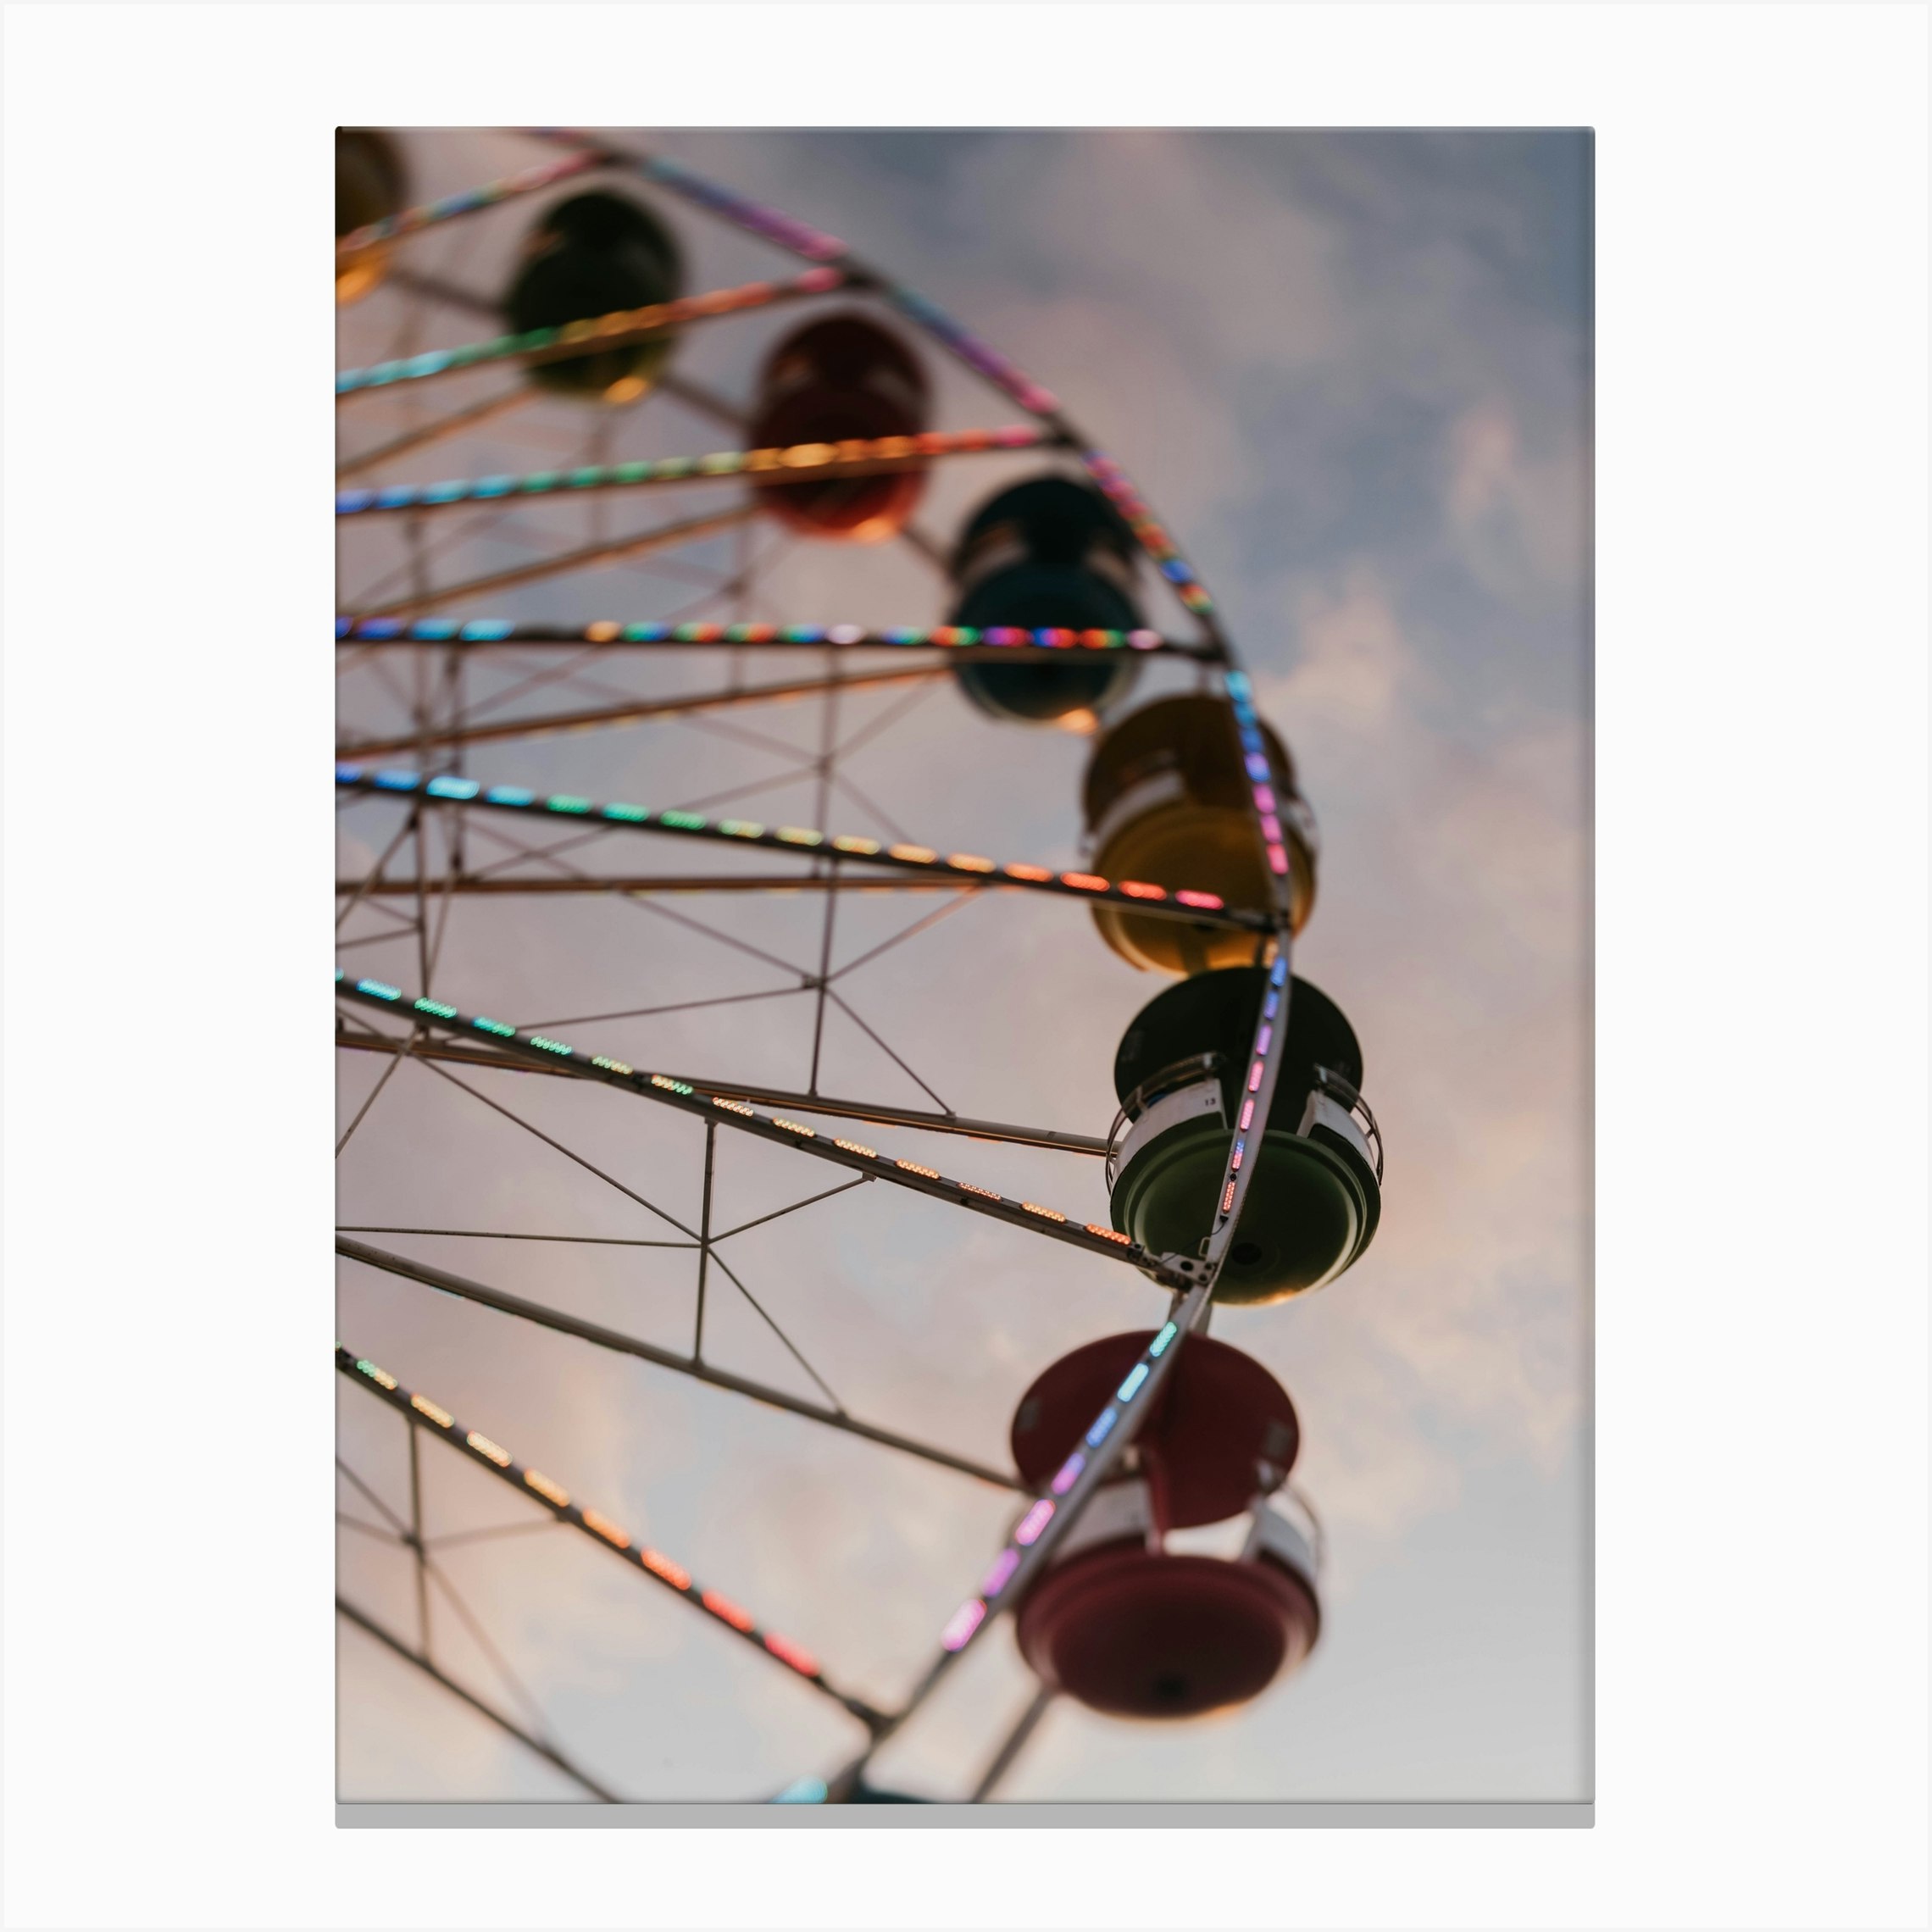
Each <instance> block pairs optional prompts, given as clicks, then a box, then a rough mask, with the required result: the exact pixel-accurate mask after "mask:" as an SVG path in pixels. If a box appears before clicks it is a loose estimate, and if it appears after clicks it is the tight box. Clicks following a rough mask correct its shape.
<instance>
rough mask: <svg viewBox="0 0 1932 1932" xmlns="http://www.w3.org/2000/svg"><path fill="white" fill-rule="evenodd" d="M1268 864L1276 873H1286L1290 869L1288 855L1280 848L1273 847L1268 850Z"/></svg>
mask: <svg viewBox="0 0 1932 1932" xmlns="http://www.w3.org/2000/svg"><path fill="white" fill-rule="evenodd" d="M1268 863H1269V866H1270V867H1272V868H1273V869H1274V871H1276V872H1285V871H1287V869H1288V854H1287V853H1286V852H1284V851H1283V850H1282V848H1281V847H1280V846H1278V845H1271V846H1270V847H1269V848H1268Z"/></svg>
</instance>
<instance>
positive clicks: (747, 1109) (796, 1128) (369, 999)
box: [336, 967, 1192, 1289]
mask: <svg viewBox="0 0 1932 1932" xmlns="http://www.w3.org/2000/svg"><path fill="white" fill-rule="evenodd" d="M336 995H337V997H340V998H343V999H348V1000H353V1001H355V1002H357V1003H358V1004H359V1005H362V1006H365V1007H373V1008H378V1009H379V1010H382V1011H386V1012H389V1013H397V1014H399V1015H400V1014H406V1015H408V1019H409V1020H410V1023H411V1024H412V1025H419V1026H425V1027H429V1028H432V1029H434V1030H436V1031H439V1032H442V1033H447V1034H451V1035H457V1036H458V1037H468V1038H469V1039H472V1040H476V1039H483V1040H487V1041H490V1042H491V1045H492V1046H493V1047H496V1048H497V1050H498V1051H500V1052H505V1053H508V1054H512V1055H514V1056H515V1057H517V1058H521V1059H529V1060H532V1061H535V1062H538V1063H545V1062H547V1063H550V1064H552V1065H556V1064H564V1065H569V1066H571V1067H574V1068H575V1069H577V1070H578V1071H580V1072H582V1073H586V1074H590V1075H591V1077H593V1078H595V1079H597V1080H602V1081H604V1082H605V1083H606V1084H607V1085H611V1086H616V1087H621V1088H623V1089H624V1091H625V1092H627V1093H636V1094H641V1095H642V1096H644V1097H645V1098H646V1099H647V1100H655V1101H658V1102H663V1103H664V1104H668V1105H669V1106H672V1107H676V1108H682V1109H683V1110H684V1111H685V1112H686V1113H693V1114H697V1115H699V1116H700V1117H702V1118H703V1119H707V1120H712V1121H715V1122H717V1123H718V1124H720V1125H723V1126H728V1127H732V1128H735V1129H736V1130H738V1131H740V1132H741V1133H747V1134H754V1135H758V1137H759V1138H761V1139H763V1140H767V1141H776V1142H777V1143H779V1144H780V1146H789V1147H796V1148H797V1149H799V1150H800V1151H801V1152H805V1153H809V1154H813V1155H816V1156H817V1157H818V1158H819V1159H820V1160H825V1161H830V1162H832V1163H835V1164H836V1165H837V1166H839V1167H843V1168H849V1169H852V1170H854V1171H855V1172H857V1173H859V1174H869V1175H871V1176H872V1177H873V1179H874V1180H889V1181H891V1182H892V1183H893V1184H894V1185H896V1186H899V1187H908V1188H910V1189H912V1190H913V1191H914V1192H915V1193H919V1194H925V1195H930V1196H933V1197H934V1198H935V1199H937V1200H941V1201H947V1202H952V1204H953V1205H954V1206H955V1207H960V1208H971V1209H972V1210H973V1211H974V1213H980V1214H987V1215H990V1216H991V1217H992V1218H993V1219H995V1220H1000V1221H1004V1222H1006V1223H1007V1224H1008V1225H1009V1226H1013V1227H1019V1228H1026V1229H1029V1230H1031V1231H1032V1232H1034V1233H1035V1234H1041V1235H1047V1236H1049V1237H1051V1238H1052V1239H1053V1240H1055V1241H1064V1242H1067V1243H1068V1244H1069V1245H1070V1246H1074V1247H1077V1248H1080V1249H1082V1250H1084V1251H1085V1252H1086V1253H1088V1254H1102V1255H1105V1256H1106V1257H1108V1259H1109V1260H1110V1261H1124V1262H1125V1263H1128V1264H1129V1265H1130V1266H1131V1267H1133V1268H1136V1269H1140V1270H1141V1272H1142V1273H1143V1274H1147V1275H1150V1276H1152V1278H1153V1279H1154V1280H1157V1281H1160V1282H1162V1283H1163V1284H1164V1285H1167V1286H1169V1287H1174V1288H1180V1289H1185V1288H1186V1287H1187V1286H1189V1285H1191V1280H1192V1277H1191V1275H1190V1274H1187V1273H1185V1272H1184V1271H1181V1270H1179V1269H1175V1268H1174V1267H1173V1266H1172V1265H1171V1264H1170V1263H1169V1261H1168V1260H1167V1259H1166V1258H1165V1257H1157V1256H1154V1255H1151V1254H1149V1253H1148V1252H1147V1251H1146V1249H1145V1248H1143V1247H1142V1246H1141V1245H1140V1244H1139V1243H1138V1242H1137V1241H1131V1240H1130V1239H1129V1237H1128V1236H1127V1235H1123V1234H1120V1233H1119V1232H1118V1231H1116V1230H1114V1229H1113V1228H1109V1227H1106V1226H1103V1225H1102V1224H1101V1223H1099V1222H1097V1221H1080V1220H1077V1219H1074V1217H1073V1216H1071V1215H1068V1214H1063V1213H1061V1212H1060V1211H1059V1209H1058V1208H1048V1207H1044V1206H1042V1205H1041V1203H1040V1202H1035V1201H1015V1200H1012V1199H1010V1198H1009V1197H1008V1196H1005V1195H1002V1193H1001V1192H1000V1191H999V1190H998V1189H997V1188H992V1187H982V1186H980V1185H979V1183H978V1182H976V1181H970V1180H953V1179H952V1177H951V1176H950V1175H947V1174H941V1173H940V1172H939V1170H938V1169H936V1168H930V1167H927V1166H925V1165H924V1163H922V1162H919V1161H908V1160H902V1159H898V1158H894V1157H893V1156H891V1155H890V1154H882V1153H880V1152H879V1150H878V1149H877V1148H875V1147H869V1146H865V1145H863V1143H862V1142H860V1141H848V1140H847V1139H845V1138H844V1137H843V1136H842V1135H830V1134H821V1133H819V1131H818V1130H817V1129H816V1128H813V1127H808V1126H807V1125H806V1124H805V1123H804V1122H803V1121H802V1120H793V1119H788V1118H787V1117H786V1115H784V1114H781V1113H760V1112H759V1110H758V1108H755V1107H753V1106H752V1104H751V1103H750V1102H748V1101H744V1100H741V1099H739V1098H738V1097H737V1096H736V1095H735V1094H732V1093H730V1092H719V1091H711V1090H708V1089H705V1088H702V1087H700V1086H698V1085H696V1084H695V1083H693V1082H692V1081H690V1080H678V1079H676V1078H675V1076H673V1075H672V1074H652V1073H643V1072H640V1071H639V1070H638V1069H636V1068H635V1067H633V1066H631V1065H630V1064H629V1063H627V1062H625V1061H623V1060H619V1059H614V1058H612V1057H611V1056H610V1055H608V1054H605V1053H594V1054H593V1053H586V1052H583V1051H582V1050H581V1049H580V1048H578V1047H572V1046H571V1045H570V1044H569V1042H568V1041H563V1040H558V1039H556V1038H554V1037H552V1035H549V1034H547V1033H538V1032H533V1031H531V1030H529V1029H527V1028H520V1027H515V1026H512V1025H510V1024H509V1023H508V1021H506V1020H501V1019H491V1018H490V1017H489V1016H488V1015H487V1014H484V1013H476V1014H466V1013H460V1012H458V1010H457V1008H455V1007H453V1006H451V1005H450V1004H449V1003H448V1002H447V1001H445V1000H432V999H428V998H423V997H419V998H415V999H411V998H409V997H408V996H407V995H406V994H405V993H404V992H403V991H402V988H401V987H400V986H394V985H390V984H389V983H388V982H387V981H386V980H375V979H359V980H353V979H351V978H350V977H349V976H348V974H347V973H345V972H344V971H343V970H342V969H341V968H340V967H338V968H337V969H336Z"/></svg>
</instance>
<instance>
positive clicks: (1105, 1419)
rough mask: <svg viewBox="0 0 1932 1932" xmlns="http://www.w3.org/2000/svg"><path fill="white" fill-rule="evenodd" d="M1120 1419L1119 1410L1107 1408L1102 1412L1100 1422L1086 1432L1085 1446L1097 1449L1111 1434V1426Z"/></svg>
mask: <svg viewBox="0 0 1932 1932" xmlns="http://www.w3.org/2000/svg"><path fill="white" fill-rule="evenodd" d="M1119 1419H1120V1412H1119V1409H1115V1408H1109V1409H1107V1410H1105V1411H1103V1412H1102V1415H1101V1418H1100V1420H1099V1421H1098V1422H1096V1424H1094V1425H1093V1427H1092V1428H1091V1429H1090V1430H1088V1431H1087V1432H1086V1446H1087V1447H1088V1448H1090V1449H1097V1448H1099V1446H1101V1444H1102V1443H1103V1442H1104V1441H1106V1440H1107V1439H1108V1436H1110V1435H1113V1425H1114V1424H1115V1423H1117V1422H1118V1421H1119Z"/></svg>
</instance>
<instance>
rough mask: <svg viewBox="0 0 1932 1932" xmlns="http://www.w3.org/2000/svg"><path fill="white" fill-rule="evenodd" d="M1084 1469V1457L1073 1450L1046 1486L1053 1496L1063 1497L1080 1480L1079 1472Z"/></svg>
mask: <svg viewBox="0 0 1932 1932" xmlns="http://www.w3.org/2000/svg"><path fill="white" fill-rule="evenodd" d="M1085 1467H1086V1457H1085V1456H1083V1455H1081V1453H1080V1451H1079V1450H1078V1449H1076V1450H1074V1452H1073V1454H1072V1455H1070V1456H1069V1457H1068V1458H1067V1459H1066V1461H1065V1462H1063V1463H1061V1465H1060V1467H1059V1468H1058V1470H1057V1471H1056V1472H1055V1473H1054V1476H1053V1480H1052V1483H1050V1484H1049V1485H1047V1486H1048V1487H1049V1488H1050V1489H1051V1490H1052V1491H1053V1493H1054V1495H1055V1496H1064V1495H1065V1494H1066V1493H1067V1491H1069V1490H1070V1489H1071V1488H1072V1487H1073V1486H1074V1484H1075V1483H1077V1482H1078V1481H1079V1480H1080V1471H1081V1470H1082V1469H1084V1468H1085Z"/></svg>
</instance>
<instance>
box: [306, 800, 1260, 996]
mask: <svg viewBox="0 0 1932 1932" xmlns="http://www.w3.org/2000/svg"><path fill="white" fill-rule="evenodd" d="M336 789H337V790H338V791H369V792H375V791H383V792H397V793H409V792H417V791H420V792H422V793H424V794H425V795H430V796H436V795H437V794H436V780H429V781H427V782H425V780H423V779H422V778H421V777H420V775H419V774H417V773H415V772H412V771H400V770H385V771H375V772H372V771H370V770H369V769H368V768H367V767H365V766H363V765H359V764H338V765H337V766H336ZM466 796H468V795H466ZM471 802H474V803H475V804H477V805H480V806H491V807H494V808H496V809H497V810H499V811H509V812H528V813H538V814H541V815H543V816H547V817H551V818H560V819H601V820H602V822H603V823H604V824H607V825H609V826H611V827H612V828H613V829H615V830H631V831H649V832H676V833H681V834H684V835H686V836H693V837H697V838H707V839H729V840H730V841H733V842H734V843H736V844H739V845H755V846H761V847H763V848H764V849H765V850H766V851H768V852H798V851H800V850H802V849H811V850H816V849H818V848H819V847H827V846H829V847H830V849H831V850H832V851H834V852H842V853H845V854H847V856H849V857H851V858H860V859H864V860H867V861H869V863H873V864H875V865H890V866H899V867H903V868H906V869H909V870H916V871H919V872H942V873H947V874H951V875H952V877H954V878H956V879H960V880H973V881H974V882H975V883H982V884H992V885H998V886H1012V885H1017V886H1028V887H1032V888H1035V889H1038V890H1041V891H1049V892H1063V893H1078V894H1079V895H1080V897H1083V898H1098V899H1106V900H1110V901H1112V902H1113V903H1114V904H1116V905H1124V906H1134V907H1141V908H1144V907H1146V906H1149V905H1156V904H1161V903H1164V902H1170V901H1171V902H1172V903H1173V904H1174V906H1177V907H1181V906H1185V908H1187V909H1188V910H1189V911H1190V912H1196V913H1209V914H1212V915H1213V918H1214V919H1215V920H1216V922H1217V923H1219V924H1228V925H1237V926H1244V927H1246V928H1247V929H1248V930H1251V931H1255V932H1268V931H1272V930H1274V927H1273V924H1272V922H1271V921H1270V919H1269V917H1268V916H1267V914H1265V913H1255V912H1247V911H1244V910H1241V909H1240V908H1231V907H1230V906H1229V905H1228V904H1227V903H1226V902H1224V900H1222V899H1220V898H1219V897H1217V896H1216V895H1215V894H1214V893H1213V892H1196V891H1191V890H1190V889H1188V888H1186V887H1183V888H1181V889H1180V890H1179V891H1171V892H1170V891H1169V890H1168V889H1167V888H1166V887H1165V886H1150V885H1148V884H1147V883H1146V881H1145V880H1138V879H1126V880H1111V879H1102V878H1101V877H1100V876H1099V875H1098V874H1096V873H1091V872H1054V871H1052V870H1051V869H1049V868H1048V867H1047V866H1044V865H1032V864H1028V863H1020V862H1017V861H1016V862H1014V863H1011V864H1006V865H1002V864H1000V863H997V861H995V860H993V859H990V858H984V857H982V856H981V855H980V853H978V852H950V853H947V854H946V855H945V856H943V857H942V856H941V854H940V852H938V851H937V850H935V848H934V847H931V846H923V845H913V844H909V843H905V842H901V843H899V844H896V845H891V846H882V845H881V844H880V841H878V840H877V839H868V838H858V837H855V836H852V835H850V834H847V833H840V834H837V835H836V836H835V835H831V834H828V833H825V832H821V831H816V830H811V829H809V828H808V827H805V826H802V825H780V826H778V827H776V828H775V829H774V828H773V827H770V826H768V825H763V824H759V823H758V821H757V820H756V819H708V818H706V817H705V816H703V814H702V813H697V812H684V811H678V810H675V809H673V810H669V811H662V812H652V811H651V810H649V809H648V808H646V807H644V806H642V805H633V804H630V803H627V802H624V801H622V800H619V801H617V802H613V803H610V804H604V805H599V804H597V803H595V802H593V801H591V800H590V799H588V798H582V797H578V796H577V795H576V794H575V792H553V793H552V794H551V795H550V796H549V797H540V796H539V795H538V794H537V793H536V792H535V791H530V789H529V788H528V787H527V786H520V785H492V786H487V787H485V788H483V789H481V790H480V791H475V796H474V797H473V799H472V801H471ZM375 983H376V982H365V983H364V984H365V986H366V985H373V984H375ZM397 997H400V995H399V994H398V996H397Z"/></svg>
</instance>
